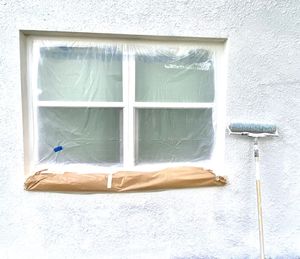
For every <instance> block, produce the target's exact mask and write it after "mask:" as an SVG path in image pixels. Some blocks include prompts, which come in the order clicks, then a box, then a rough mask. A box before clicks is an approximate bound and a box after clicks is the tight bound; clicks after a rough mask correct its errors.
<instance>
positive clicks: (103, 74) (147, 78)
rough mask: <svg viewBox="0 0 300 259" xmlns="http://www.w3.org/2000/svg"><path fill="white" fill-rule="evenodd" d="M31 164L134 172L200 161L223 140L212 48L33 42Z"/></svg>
mask: <svg viewBox="0 0 300 259" xmlns="http://www.w3.org/2000/svg"><path fill="white" fill-rule="evenodd" d="M31 44H32V45H31V49H30V52H29V54H30V59H29V68H30V69H29V71H30V74H29V77H30V80H29V82H30V88H29V93H30V94H29V96H30V97H31V103H32V117H31V118H32V131H33V132H32V134H31V135H30V136H31V137H32V139H31V140H30V143H31V144H30V145H31V149H30V150H33V153H34V155H33V156H32V157H33V159H32V162H33V164H34V166H36V165H47V166H49V165H51V164H52V165H62V166H63V165H66V164H84V165H86V166H87V165H98V166H101V167H107V168H108V167H114V168H115V167H118V168H126V169H127V168H130V169H134V168H135V167H137V166H140V165H145V164H146V165H154V164H166V163H177V164H178V163H181V162H182V163H186V162H191V163H198V164H196V165H197V166H198V165H201V162H202V161H208V160H210V159H211V158H212V155H213V153H214V152H213V151H214V148H215V142H216V125H217V123H216V121H215V118H216V116H215V114H216V110H215V92H216V90H215V88H216V87H215V85H216V79H215V77H216V64H215V62H216V53H215V50H214V48H209V47H206V46H201V44H197V43H193V44H187V45H185V44H184V43H182V42H178V43H177V42H173V43H167V42H164V43H163V44H159V42H146V43H144V42H139V41H136V40H131V41H130V40H119V41H113V40H112V41H108V40H103V41H102V40H91V41H87V40H78V41H74V40H71V39H57V38H55V39H53V40H51V39H49V38H48V39H47V40H44V39H41V38H33V39H32V40H31Z"/></svg>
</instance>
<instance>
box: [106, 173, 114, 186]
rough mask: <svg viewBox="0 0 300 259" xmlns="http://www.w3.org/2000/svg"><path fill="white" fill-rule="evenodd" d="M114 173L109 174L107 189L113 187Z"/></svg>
mask: <svg viewBox="0 0 300 259" xmlns="http://www.w3.org/2000/svg"><path fill="white" fill-rule="evenodd" d="M112 178H113V177H112V174H109V175H108V176H107V189H111V185H112Z"/></svg>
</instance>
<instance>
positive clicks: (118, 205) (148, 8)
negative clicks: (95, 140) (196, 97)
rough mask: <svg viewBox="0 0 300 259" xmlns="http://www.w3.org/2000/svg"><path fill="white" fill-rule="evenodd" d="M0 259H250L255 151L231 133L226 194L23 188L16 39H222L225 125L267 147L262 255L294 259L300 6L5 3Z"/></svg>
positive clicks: (299, 243)
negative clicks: (25, 35) (49, 35)
mask: <svg viewBox="0 0 300 259" xmlns="http://www.w3.org/2000/svg"><path fill="white" fill-rule="evenodd" d="M0 25H1V26H0V32H1V33H0V42H1V44H0V46H1V47H0V146H1V153H0V258H13V259H15V258H17V259H18V258H26V259H27V258H28V259H32V258H38V259H40V258H43V259H44V258H51V259H52V258H55V259H60V258H72V259H73V258H80V259H81V258H108V259H110V258H129V259H135V258H145V259H146V258H155V259H159V258H163V259H165V258H176V259H179V258H193V259H196V258H257V255H258V242H257V239H258V236H257V223H256V196H255V184H254V181H255V178H254V177H255V176H254V174H253V170H254V168H253V163H252V162H253V161H252V158H251V156H252V153H251V152H252V146H251V144H250V141H249V140H248V139H245V138H234V137H229V136H226V156H225V167H224V174H227V175H228V177H229V180H230V185H228V186H226V187H224V188H199V189H186V190H170V191H163V192H152V193H134V194H96V195H70V194H55V193H29V192H25V191H24V190H23V147H22V143H23V140H22V114H21V91H20V89H21V86H20V71H19V63H20V60H19V39H18V37H19V30H20V29H30V30H58V31H82V32H100V33H127V34H150V35H171V36H172V35H177V36H199V37H226V38H228V43H227V47H228V53H229V55H228V75H227V78H228V89H227V104H226V111H227V118H226V119H227V121H228V122H229V121H230V120H232V119H240V120H246V121H247V120H251V119H254V120H260V121H264V120H267V121H272V122H274V123H276V124H277V125H278V127H279V131H280V137H278V138H276V139H272V140H264V141H262V145H261V146H262V156H263V158H262V181H263V203H264V204H263V206H264V223H265V246H266V254H267V256H268V257H271V258H300V186H299V182H300V163H299V161H300V134H299V132H298V130H299V128H300V122H299V114H300V70H299V68H300V66H299V60H300V51H299V50H300V4H299V1H298V0H294V1H293V0H281V1H279V0H278V1H276V0H252V1H249V0H248V1H238V0H231V1H230V0H211V1H204V0H197V1H196V0H152V1H145V0H131V1H129V0H120V1H113V0H103V1H97V0H85V1H84V0H73V1H71V0H67V1H60V0H43V1H42V0H35V1H34V0H22V1H19V0H0Z"/></svg>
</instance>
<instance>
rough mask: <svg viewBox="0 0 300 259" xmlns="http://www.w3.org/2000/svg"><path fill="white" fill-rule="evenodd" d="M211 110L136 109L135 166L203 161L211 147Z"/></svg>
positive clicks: (208, 154)
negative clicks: (139, 164)
mask: <svg viewBox="0 0 300 259" xmlns="http://www.w3.org/2000/svg"><path fill="white" fill-rule="evenodd" d="M211 115H212V111H211V109H139V110H138V117H137V121H138V129H137V131H138V133H137V140H136V141H137V146H136V148H137V150H136V161H137V163H157V162H178V161H179V162H191V161H199V160H207V159H209V157H210V154H211V150H212V145H213V134H214V131H213V126H212V118H211Z"/></svg>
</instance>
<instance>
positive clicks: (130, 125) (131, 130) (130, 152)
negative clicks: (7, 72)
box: [127, 48, 135, 168]
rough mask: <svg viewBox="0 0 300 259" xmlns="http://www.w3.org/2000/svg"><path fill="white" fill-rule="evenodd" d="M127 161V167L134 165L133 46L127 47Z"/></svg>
mask: <svg viewBox="0 0 300 259" xmlns="http://www.w3.org/2000/svg"><path fill="white" fill-rule="evenodd" d="M128 49H129V51H128V53H129V55H128V85H129V87H128V90H129V95H128V140H129V142H128V147H127V150H128V161H127V166H128V167H129V168H132V167H134V165H135V161H134V160H135V110H134V102H135V53H134V50H133V48H128Z"/></svg>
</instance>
